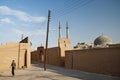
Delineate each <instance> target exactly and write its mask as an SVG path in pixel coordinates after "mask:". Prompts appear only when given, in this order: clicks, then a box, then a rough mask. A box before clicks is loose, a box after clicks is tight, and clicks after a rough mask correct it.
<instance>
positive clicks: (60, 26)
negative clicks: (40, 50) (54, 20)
mask: <svg viewBox="0 0 120 80" xmlns="http://www.w3.org/2000/svg"><path fill="white" fill-rule="evenodd" d="M60 38H61V25H60V22H59V39H60Z"/></svg>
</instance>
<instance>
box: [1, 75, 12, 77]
mask: <svg viewBox="0 0 120 80" xmlns="http://www.w3.org/2000/svg"><path fill="white" fill-rule="evenodd" d="M0 77H12V76H11V75H0Z"/></svg>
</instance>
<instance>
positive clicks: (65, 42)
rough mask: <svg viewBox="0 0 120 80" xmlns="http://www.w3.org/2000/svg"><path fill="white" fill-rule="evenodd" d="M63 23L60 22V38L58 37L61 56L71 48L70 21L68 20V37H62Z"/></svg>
mask: <svg viewBox="0 0 120 80" xmlns="http://www.w3.org/2000/svg"><path fill="white" fill-rule="evenodd" d="M61 32H62V31H61V24H60V22H59V39H58V47H60V56H61V57H64V56H65V50H69V49H70V38H69V27H68V22H66V37H65V38H62V37H61Z"/></svg>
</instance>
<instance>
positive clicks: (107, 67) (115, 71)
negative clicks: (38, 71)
mask: <svg viewBox="0 0 120 80" xmlns="http://www.w3.org/2000/svg"><path fill="white" fill-rule="evenodd" d="M65 67H66V68H68V69H75V70H80V71H86V72H93V73H100V74H106V75H112V76H120V46H117V47H115V46H113V47H109V48H98V49H85V50H69V51H66V52H65Z"/></svg>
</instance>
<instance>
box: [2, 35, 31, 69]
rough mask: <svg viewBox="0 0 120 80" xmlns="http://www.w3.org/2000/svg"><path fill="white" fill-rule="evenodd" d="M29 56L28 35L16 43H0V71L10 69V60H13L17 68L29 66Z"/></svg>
mask: <svg viewBox="0 0 120 80" xmlns="http://www.w3.org/2000/svg"><path fill="white" fill-rule="evenodd" d="M30 58H31V57H30V41H29V39H28V37H27V38H25V39H23V40H22V41H20V42H18V43H15V42H14V43H6V44H5V45H0V64H1V65H0V71H5V70H10V65H11V62H12V60H15V62H16V68H17V69H20V68H23V67H27V68H29V67H30V64H31V61H30V60H31V59H30Z"/></svg>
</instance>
